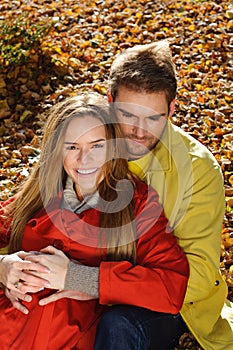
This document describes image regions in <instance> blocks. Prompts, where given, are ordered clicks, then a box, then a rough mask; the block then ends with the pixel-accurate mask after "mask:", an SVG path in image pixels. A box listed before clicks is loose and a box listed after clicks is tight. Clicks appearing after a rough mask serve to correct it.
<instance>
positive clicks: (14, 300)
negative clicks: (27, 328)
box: [4, 288, 32, 315]
mask: <svg viewBox="0 0 233 350" xmlns="http://www.w3.org/2000/svg"><path fill="white" fill-rule="evenodd" d="M4 292H5V295H6V297H7V298H8V299H9V300H10V302H11V304H12V305H13V306H14V307H15V308H16V309H17V310H19V311H20V312H22V313H23V314H25V315H27V314H28V309H27V308H26V307H25V306H24V305H23V304H21V301H26V302H30V301H32V297H31V295H28V294H24V293H21V292H20V291H18V290H16V291H14V290H11V289H8V288H4Z"/></svg>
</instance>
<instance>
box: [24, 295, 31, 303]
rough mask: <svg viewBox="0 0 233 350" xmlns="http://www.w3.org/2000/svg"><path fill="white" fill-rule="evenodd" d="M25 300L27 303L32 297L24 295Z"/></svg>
mask: <svg viewBox="0 0 233 350" xmlns="http://www.w3.org/2000/svg"><path fill="white" fill-rule="evenodd" d="M25 301H26V302H27V303H30V301H32V297H31V296H30V295H28V296H26V297H25Z"/></svg>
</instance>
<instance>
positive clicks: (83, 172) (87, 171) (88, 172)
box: [77, 168, 98, 175]
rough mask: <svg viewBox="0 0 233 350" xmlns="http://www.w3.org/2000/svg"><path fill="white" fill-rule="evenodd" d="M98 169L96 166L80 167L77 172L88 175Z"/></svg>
mask: <svg viewBox="0 0 233 350" xmlns="http://www.w3.org/2000/svg"><path fill="white" fill-rule="evenodd" d="M97 169H98V168H95V169H78V170H77V172H78V173H79V174H83V175H86V174H92V173H95V172H96V170H97Z"/></svg>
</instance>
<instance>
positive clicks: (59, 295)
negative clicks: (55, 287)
mask: <svg viewBox="0 0 233 350" xmlns="http://www.w3.org/2000/svg"><path fill="white" fill-rule="evenodd" d="M65 297H66V292H65V291H61V292H56V293H54V294H52V295H50V296H48V297H46V298H44V299H41V300H40V301H39V305H40V306H44V305H47V304H49V303H52V302H54V301H57V300H59V299H61V298H65Z"/></svg>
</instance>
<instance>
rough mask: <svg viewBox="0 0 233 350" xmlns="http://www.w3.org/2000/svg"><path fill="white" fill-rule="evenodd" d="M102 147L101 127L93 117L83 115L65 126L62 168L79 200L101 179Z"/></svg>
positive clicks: (104, 149) (103, 154)
mask: <svg viewBox="0 0 233 350" xmlns="http://www.w3.org/2000/svg"><path fill="white" fill-rule="evenodd" d="M106 146H107V140H106V133H105V128H104V125H103V124H102V122H101V121H100V120H98V119H97V118H95V117H93V116H88V115H87V116H85V117H77V118H75V119H73V120H72V121H71V122H70V123H69V125H68V128H67V131H66V134H65V141H64V152H63V166H64V169H65V171H66V173H67V174H68V175H69V176H70V177H71V178H72V180H73V182H74V184H75V190H76V193H77V196H78V198H79V199H83V197H84V196H85V195H87V194H91V193H93V192H94V191H95V190H96V187H97V185H98V183H99V182H100V181H102V180H103V176H104V175H103V170H102V166H103V164H104V163H105V161H106ZM97 181H98V183H97Z"/></svg>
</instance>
